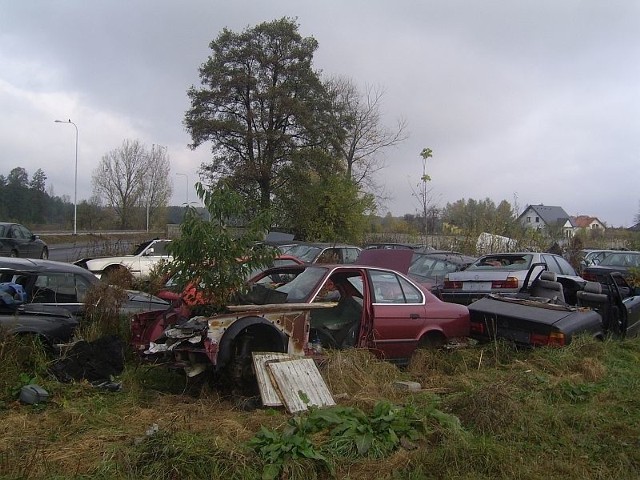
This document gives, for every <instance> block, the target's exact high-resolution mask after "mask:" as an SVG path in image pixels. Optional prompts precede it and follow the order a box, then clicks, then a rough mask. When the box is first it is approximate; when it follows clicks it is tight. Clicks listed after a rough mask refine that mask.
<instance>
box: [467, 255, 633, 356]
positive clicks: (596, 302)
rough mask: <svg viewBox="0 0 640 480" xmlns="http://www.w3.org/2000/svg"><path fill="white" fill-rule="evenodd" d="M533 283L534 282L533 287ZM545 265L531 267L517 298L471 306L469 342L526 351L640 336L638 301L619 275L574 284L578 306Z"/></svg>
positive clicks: (490, 298) (499, 297)
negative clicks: (587, 339) (583, 338)
mask: <svg viewBox="0 0 640 480" xmlns="http://www.w3.org/2000/svg"><path fill="white" fill-rule="evenodd" d="M530 278H533V281H531V282H530V281H529V279H530ZM568 281H569V280H567V279H565V283H564V284H563V283H560V282H559V281H558V278H557V275H556V274H555V273H554V272H551V271H549V270H547V266H546V264H544V263H538V264H533V265H532V266H531V268H530V269H529V272H528V273H527V278H526V279H525V281H524V282H523V283H524V285H525V286H523V287H522V288H521V289H520V291H519V292H518V293H515V294H499V293H496V294H490V295H487V296H485V297H483V298H481V299H480V300H477V301H475V302H473V303H472V304H471V305H469V312H470V316H471V336H472V337H474V338H476V339H478V340H480V341H485V342H486V341H494V340H496V339H501V340H505V341H508V342H511V343H514V344H516V345H524V346H528V347H531V346H564V345H568V344H569V343H571V341H572V340H573V338H574V337H575V336H576V335H590V336H592V337H594V338H598V339H604V338H605V337H613V338H625V337H626V336H632V335H638V333H640V296H638V293H640V292H638V291H637V289H635V288H634V287H631V286H630V285H628V284H627V283H626V281H625V280H624V278H623V277H622V276H621V275H620V274H619V273H618V272H609V273H608V274H607V276H606V279H603V282H604V283H603V284H601V283H598V282H586V283H576V285H575V286H574V287H577V288H578V290H577V291H576V295H575V301H574V300H573V299H571V300H568V299H567V298H565V295H564V289H565V286H566V285H567V282H568Z"/></svg>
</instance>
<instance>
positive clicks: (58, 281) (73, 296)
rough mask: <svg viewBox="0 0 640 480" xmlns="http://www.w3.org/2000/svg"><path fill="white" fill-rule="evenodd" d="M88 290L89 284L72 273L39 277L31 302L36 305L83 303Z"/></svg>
mask: <svg viewBox="0 0 640 480" xmlns="http://www.w3.org/2000/svg"><path fill="white" fill-rule="evenodd" d="M88 289H89V284H88V282H87V281H86V280H85V279H84V278H82V277H80V276H78V275H74V274H72V273H49V274H44V275H38V278H37V279H36V282H35V285H34V287H33V299H32V300H31V301H32V302H34V303H82V302H84V299H85V296H86V294H87V290H88Z"/></svg>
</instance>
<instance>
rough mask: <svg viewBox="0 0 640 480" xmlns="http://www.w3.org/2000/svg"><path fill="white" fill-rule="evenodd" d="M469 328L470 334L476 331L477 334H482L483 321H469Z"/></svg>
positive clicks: (483, 330) (483, 329)
mask: <svg viewBox="0 0 640 480" xmlns="http://www.w3.org/2000/svg"><path fill="white" fill-rule="evenodd" d="M469 329H470V331H471V333H472V334H473V333H476V334H478V335H484V333H485V328H484V323H482V322H471V323H470V328H469Z"/></svg>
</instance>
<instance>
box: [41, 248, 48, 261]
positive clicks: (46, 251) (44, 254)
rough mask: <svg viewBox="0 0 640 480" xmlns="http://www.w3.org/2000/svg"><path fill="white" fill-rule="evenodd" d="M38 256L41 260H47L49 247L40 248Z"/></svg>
mask: <svg viewBox="0 0 640 480" xmlns="http://www.w3.org/2000/svg"><path fill="white" fill-rule="evenodd" d="M40 258H41V259H42V260H47V259H48V258H49V249H48V248H47V247H44V248H43V249H42V252H41V253H40Z"/></svg>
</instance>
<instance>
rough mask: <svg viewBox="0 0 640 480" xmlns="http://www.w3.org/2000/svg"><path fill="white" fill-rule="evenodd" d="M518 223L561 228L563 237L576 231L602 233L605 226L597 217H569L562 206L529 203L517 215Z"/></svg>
mask: <svg viewBox="0 0 640 480" xmlns="http://www.w3.org/2000/svg"><path fill="white" fill-rule="evenodd" d="M518 221H519V222H520V224H521V225H522V226H524V227H526V228H534V229H536V230H542V229H545V228H546V229H558V228H562V234H563V236H564V237H565V238H571V237H573V236H574V235H575V234H576V233H577V232H578V231H580V230H582V231H584V232H600V233H604V231H605V229H606V227H605V225H604V223H602V222H601V221H600V220H599V219H598V218H597V217H590V216H588V215H578V216H577V217H570V216H569V215H568V214H567V212H565V211H564V209H563V208H562V207H553V206H547V205H529V206H528V207H527V208H526V209H525V211H524V212H523V213H522V215H520V216H519V217H518Z"/></svg>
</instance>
